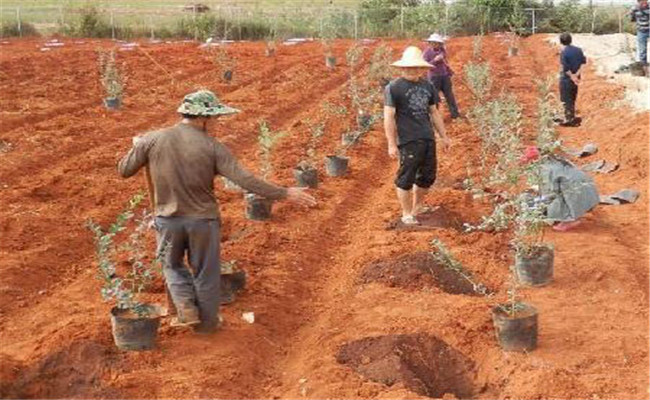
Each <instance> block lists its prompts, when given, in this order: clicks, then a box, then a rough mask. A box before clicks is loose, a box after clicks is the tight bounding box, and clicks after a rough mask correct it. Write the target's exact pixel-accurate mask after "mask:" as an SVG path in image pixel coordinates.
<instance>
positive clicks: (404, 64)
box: [391, 46, 433, 68]
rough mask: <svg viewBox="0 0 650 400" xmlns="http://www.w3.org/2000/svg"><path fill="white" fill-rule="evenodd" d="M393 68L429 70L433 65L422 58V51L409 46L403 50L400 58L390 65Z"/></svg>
mask: <svg viewBox="0 0 650 400" xmlns="http://www.w3.org/2000/svg"><path fill="white" fill-rule="evenodd" d="M391 65H392V66H393V67H400V68H431V67H433V65H431V64H429V63H428V62H426V61H425V60H424V57H422V50H420V49H419V48H417V47H415V46H409V47H407V48H406V50H404V53H403V54H402V58H401V59H399V60H397V61H395V62H394V63H392V64H391Z"/></svg>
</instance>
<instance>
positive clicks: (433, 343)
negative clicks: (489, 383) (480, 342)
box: [336, 334, 474, 399]
mask: <svg viewBox="0 0 650 400" xmlns="http://www.w3.org/2000/svg"><path fill="white" fill-rule="evenodd" d="M336 360H337V361H338V362H339V363H341V364H345V365H348V366H350V367H351V368H353V369H354V370H356V371H357V372H358V373H360V374H361V375H363V376H365V377H366V378H368V379H370V380H373V381H376V382H381V383H383V384H385V385H388V386H392V385H394V384H396V383H398V382H401V383H403V384H404V386H406V387H407V388H409V389H410V390H412V391H414V392H416V393H418V394H421V395H424V396H429V397H435V398H440V397H444V398H449V397H451V396H450V395H451V394H453V396H454V397H455V398H459V399H470V398H472V396H473V393H474V388H473V383H472V380H471V379H470V374H471V371H472V369H473V368H474V363H473V362H472V361H471V360H470V359H468V358H467V357H465V356H464V355H463V354H462V353H460V352H459V351H457V350H455V349H453V348H452V347H450V346H449V345H447V344H446V343H445V342H443V341H442V340H440V339H438V338H437V337H435V336H432V335H427V334H414V335H388V336H379V337H371V338H364V339H361V340H357V341H355V342H351V343H348V344H346V345H344V346H343V347H342V348H341V350H340V351H339V354H338V355H337V358H336ZM452 398H453V397H452Z"/></svg>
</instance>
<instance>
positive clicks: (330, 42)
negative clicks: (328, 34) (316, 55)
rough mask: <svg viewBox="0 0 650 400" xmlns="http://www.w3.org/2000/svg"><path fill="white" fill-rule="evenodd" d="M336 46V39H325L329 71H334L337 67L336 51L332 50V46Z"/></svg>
mask: <svg viewBox="0 0 650 400" xmlns="http://www.w3.org/2000/svg"><path fill="white" fill-rule="evenodd" d="M333 44H334V39H328V38H326V39H323V49H324V52H325V66H326V67H327V68H329V69H334V67H336V57H334V51H333V50H332V45H333Z"/></svg>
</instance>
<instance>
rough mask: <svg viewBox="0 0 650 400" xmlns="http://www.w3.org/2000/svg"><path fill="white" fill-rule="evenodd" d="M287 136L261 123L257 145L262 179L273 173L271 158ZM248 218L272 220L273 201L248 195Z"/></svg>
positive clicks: (255, 195)
mask: <svg viewBox="0 0 650 400" xmlns="http://www.w3.org/2000/svg"><path fill="white" fill-rule="evenodd" d="M283 136H285V133H284V132H272V131H271V129H270V128H269V125H268V123H267V122H266V121H264V120H262V121H260V122H259V134H258V136H257V143H258V145H259V156H260V172H261V175H262V179H265V180H266V179H267V178H268V177H269V175H270V174H271V172H272V171H273V165H272V163H271V156H272V155H273V149H274V148H275V145H276V144H277V143H278V141H279V140H280V139H281V138H282V137H283ZM245 198H246V217H247V218H248V219H251V220H254V221H264V220H267V219H269V218H271V208H272V206H273V200H271V199H267V198H265V197H262V196H259V195H257V194H255V193H246V195H245Z"/></svg>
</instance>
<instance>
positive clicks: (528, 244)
mask: <svg viewBox="0 0 650 400" xmlns="http://www.w3.org/2000/svg"><path fill="white" fill-rule="evenodd" d="M517 203H518V204H517V205H516V209H517V213H516V215H515V219H514V223H515V228H514V239H513V246H514V248H515V272H516V275H517V279H518V280H519V282H520V283H522V284H524V285H527V286H543V285H546V284H548V283H549V282H550V281H551V280H552V279H553V259H554V251H553V245H552V244H549V243H544V242H543V237H544V226H545V225H546V224H547V222H546V218H545V216H544V214H545V212H544V209H545V204H544V203H543V202H542V201H540V200H537V199H536V198H535V197H533V195H528V194H527V193H524V194H522V195H521V196H520V198H519V199H518V201H517Z"/></svg>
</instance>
